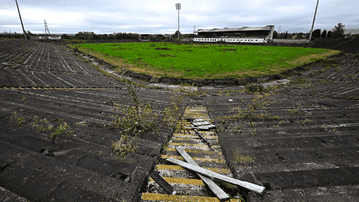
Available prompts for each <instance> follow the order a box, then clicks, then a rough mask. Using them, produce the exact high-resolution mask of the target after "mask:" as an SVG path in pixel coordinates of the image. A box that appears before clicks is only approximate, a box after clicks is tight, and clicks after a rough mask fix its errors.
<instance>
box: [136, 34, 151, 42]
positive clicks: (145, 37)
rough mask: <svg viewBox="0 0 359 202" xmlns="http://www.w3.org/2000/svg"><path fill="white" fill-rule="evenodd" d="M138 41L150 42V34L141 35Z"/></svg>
mask: <svg viewBox="0 0 359 202" xmlns="http://www.w3.org/2000/svg"><path fill="white" fill-rule="evenodd" d="M138 40H140V41H150V35H149V34H140V35H139V38H138Z"/></svg>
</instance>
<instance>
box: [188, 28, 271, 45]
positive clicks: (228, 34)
mask: <svg viewBox="0 0 359 202" xmlns="http://www.w3.org/2000/svg"><path fill="white" fill-rule="evenodd" d="M273 31H274V25H267V26H265V27H242V28H228V27H225V28H224V29H219V28H213V29H198V30H197V31H196V32H195V33H197V34H198V37H196V38H194V39H193V41H195V42H229V43H267V42H270V41H272V40H273Z"/></svg>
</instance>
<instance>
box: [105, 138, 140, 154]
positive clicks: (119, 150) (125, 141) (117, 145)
mask: <svg viewBox="0 0 359 202" xmlns="http://www.w3.org/2000/svg"><path fill="white" fill-rule="evenodd" d="M136 148H137V146H136V145H134V144H133V143H132V140H131V137H130V136H127V135H122V136H121V139H120V140H118V141H116V142H113V143H112V145H111V151H112V152H113V153H115V154H116V155H117V156H120V158H125V157H126V155H127V154H129V153H134V152H135V150H136Z"/></svg>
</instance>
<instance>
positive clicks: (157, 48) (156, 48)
mask: <svg viewBox="0 0 359 202" xmlns="http://www.w3.org/2000/svg"><path fill="white" fill-rule="evenodd" d="M155 50H171V49H169V48H155Z"/></svg>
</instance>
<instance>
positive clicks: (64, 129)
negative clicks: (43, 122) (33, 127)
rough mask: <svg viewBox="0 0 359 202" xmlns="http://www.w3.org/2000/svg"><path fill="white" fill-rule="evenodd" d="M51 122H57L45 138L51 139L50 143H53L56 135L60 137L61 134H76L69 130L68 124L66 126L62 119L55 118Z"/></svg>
mask: <svg viewBox="0 0 359 202" xmlns="http://www.w3.org/2000/svg"><path fill="white" fill-rule="evenodd" d="M53 122H57V125H56V126H55V127H54V129H53V131H54V132H53V133H51V134H50V135H49V136H48V137H47V139H51V142H52V144H55V139H56V138H57V137H62V136H63V135H67V136H76V135H77V133H76V132H75V131H74V130H71V128H70V126H68V125H67V123H66V122H65V121H63V120H62V119H55V120H54V121H53Z"/></svg>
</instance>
